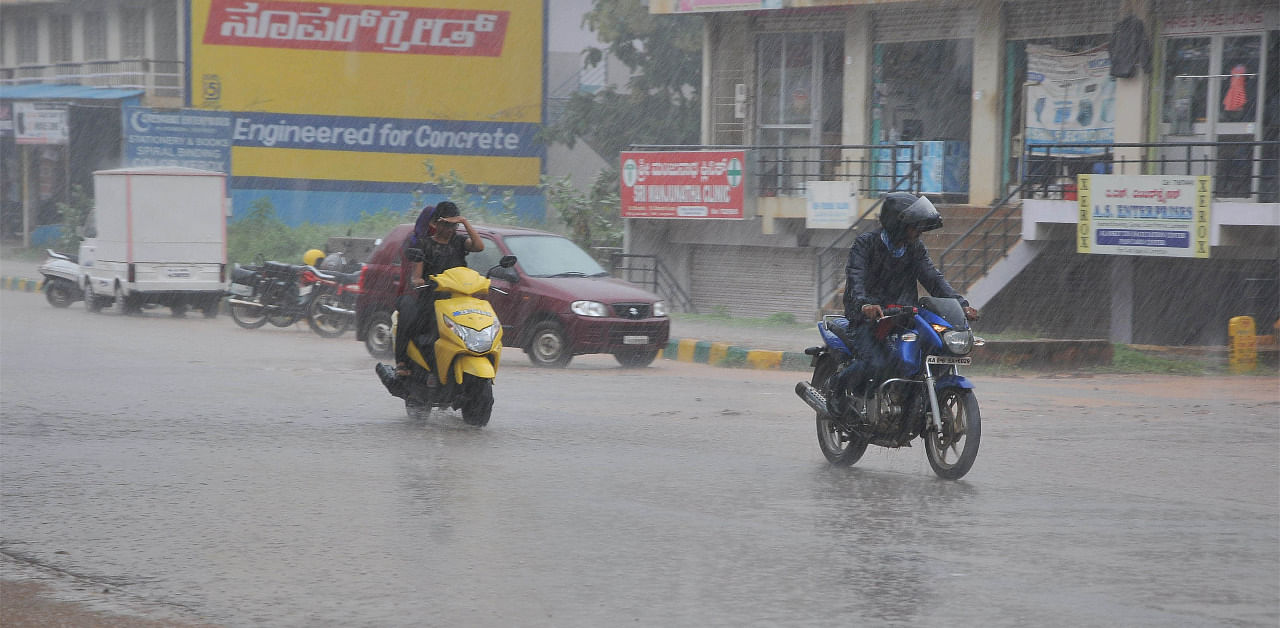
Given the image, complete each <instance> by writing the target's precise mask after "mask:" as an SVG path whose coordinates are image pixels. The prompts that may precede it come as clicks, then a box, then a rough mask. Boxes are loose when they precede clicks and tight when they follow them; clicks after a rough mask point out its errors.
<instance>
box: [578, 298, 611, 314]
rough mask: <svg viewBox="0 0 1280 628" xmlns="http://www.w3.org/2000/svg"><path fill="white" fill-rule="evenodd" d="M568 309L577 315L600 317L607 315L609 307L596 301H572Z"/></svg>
mask: <svg viewBox="0 0 1280 628" xmlns="http://www.w3.org/2000/svg"><path fill="white" fill-rule="evenodd" d="M569 311H571V312H573V313H574V314H577V315H578V316H590V317H592V318H601V317H604V316H608V315H609V308H607V307H605V305H604V304H603V303H599V302H597V301H574V302H573V303H570V304H569Z"/></svg>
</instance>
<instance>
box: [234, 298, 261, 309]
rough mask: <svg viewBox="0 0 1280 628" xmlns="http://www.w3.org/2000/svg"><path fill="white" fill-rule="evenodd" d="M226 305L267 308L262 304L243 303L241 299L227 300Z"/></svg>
mask: <svg viewBox="0 0 1280 628" xmlns="http://www.w3.org/2000/svg"><path fill="white" fill-rule="evenodd" d="M227 303H228V304H230V305H247V306H249V307H267V306H266V305H264V304H262V303H254V302H253V301H244V300H241V299H227Z"/></svg>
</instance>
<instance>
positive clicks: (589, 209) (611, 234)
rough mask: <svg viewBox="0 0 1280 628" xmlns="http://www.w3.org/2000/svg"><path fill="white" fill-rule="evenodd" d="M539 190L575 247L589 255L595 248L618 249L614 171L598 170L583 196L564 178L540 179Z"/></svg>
mask: <svg viewBox="0 0 1280 628" xmlns="http://www.w3.org/2000/svg"><path fill="white" fill-rule="evenodd" d="M539 187H541V188H542V191H543V192H544V193H545V194H546V197H547V204H548V205H550V206H551V208H552V209H554V210H555V212H556V215H557V216H558V217H559V218H560V220H561V221H562V222H563V223H564V225H565V227H566V228H567V229H568V231H569V233H568V234H566V235H568V237H569V239H570V240H573V241H574V242H575V243H576V244H577V245H578V246H580V247H582V248H583V249H585V250H587V251H590V252H595V251H598V250H600V248H599V247H606V248H617V247H621V246H622V219H621V217H620V212H619V199H618V171H617V170H615V169H613V168H605V169H604V170H602V171H601V172H600V173H599V174H598V175H596V180H595V183H594V184H593V185H592V186H591V190H590V191H589V192H587V193H586V194H583V193H582V192H579V191H578V190H577V188H575V187H573V182H572V181H571V180H570V179H569V177H567V176H566V177H559V178H548V177H543V178H542V183H541V184H540V185H539ZM597 257H599V256H597ZM601 261H602V262H607V261H608V260H601Z"/></svg>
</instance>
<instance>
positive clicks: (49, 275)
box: [39, 249, 84, 307]
mask: <svg viewBox="0 0 1280 628" xmlns="http://www.w3.org/2000/svg"><path fill="white" fill-rule="evenodd" d="M45 251H47V252H48V253H49V258H48V259H46V260H45V261H44V263H43V264H41V265H40V269H39V272H40V274H41V275H43V276H44V298H45V299H47V300H48V301H49V305H52V306H53V307H68V306H70V305H71V304H72V303H75V302H76V301H80V300H82V299H84V289H83V288H81V287H80V286H81V285H82V284H83V280H82V279H81V278H82V275H81V274H80V260H79V259H78V258H77V257H76V256H75V255H64V254H62V253H58V252H56V251H54V250H53V249H45Z"/></svg>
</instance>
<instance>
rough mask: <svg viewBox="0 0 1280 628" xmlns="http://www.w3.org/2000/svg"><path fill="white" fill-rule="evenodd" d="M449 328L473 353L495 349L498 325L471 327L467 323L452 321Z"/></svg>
mask: <svg viewBox="0 0 1280 628" xmlns="http://www.w3.org/2000/svg"><path fill="white" fill-rule="evenodd" d="M449 328H450V329H452V330H453V333H455V334H457V335H458V338H461V339H462V344H463V345H465V346H466V347H467V350H468V351H471V352H473V353H488V352H489V351H490V350H491V349H493V340H494V338H496V337H497V335H498V326H497V325H496V324H495V325H490V326H488V327H485V328H484V329H471V328H470V327H467V326H466V325H459V324H457V323H451V324H450V325H449Z"/></svg>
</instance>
